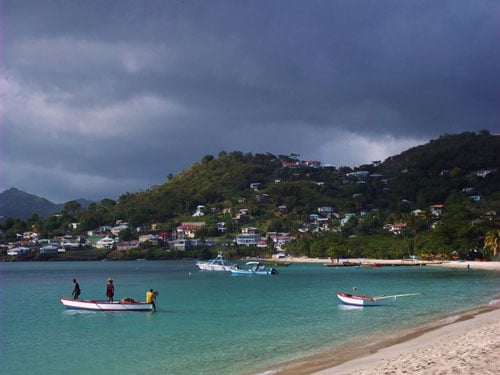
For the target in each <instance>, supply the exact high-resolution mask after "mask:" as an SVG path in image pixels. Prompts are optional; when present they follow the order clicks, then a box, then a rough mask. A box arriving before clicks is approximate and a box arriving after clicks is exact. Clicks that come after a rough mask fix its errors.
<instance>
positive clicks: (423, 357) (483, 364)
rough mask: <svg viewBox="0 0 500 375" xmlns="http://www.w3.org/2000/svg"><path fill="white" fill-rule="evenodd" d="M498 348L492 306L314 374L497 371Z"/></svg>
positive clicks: (498, 314) (499, 319)
mask: <svg viewBox="0 0 500 375" xmlns="http://www.w3.org/2000/svg"><path fill="white" fill-rule="evenodd" d="M499 349H500V309H494V310H492V311H488V312H482V313H479V314H477V315H474V316H472V317H465V318H464V320H459V321H457V322H456V323H453V324H450V325H445V326H443V327H440V328H437V329H434V330H431V331H429V332H425V333H423V334H422V335H419V336H418V337H415V338H412V339H410V340H407V341H403V342H401V343H398V344H395V345H391V346H388V347H385V348H382V349H380V350H377V351H376V352H375V353H373V354H369V355H367V356H364V357H360V358H357V359H354V360H351V361H348V362H345V363H343V364H341V365H339V366H335V367H331V368H328V369H325V370H322V371H318V372H314V374H316V375H341V374H350V375H369V374H370V375H371V374H498V369H500V350H499Z"/></svg>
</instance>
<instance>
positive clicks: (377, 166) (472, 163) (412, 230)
mask: <svg viewBox="0 0 500 375" xmlns="http://www.w3.org/2000/svg"><path fill="white" fill-rule="evenodd" d="M499 149H500V136H494V135H490V134H489V133H487V132H485V131H483V132H480V133H477V134H476V133H470V132H467V133H462V134H457V135H444V136H441V137H440V138H438V139H436V140H433V141H431V142H429V143H428V144H425V145H422V146H418V147H414V148H412V149H410V150H407V151H405V152H403V153H401V154H400V155H395V156H392V157H390V158H388V159H387V160H385V161H383V162H382V161H374V162H373V163H371V164H368V165H362V166H359V167H357V168H354V169H351V168H347V167H341V168H335V167H331V166H321V165H320V163H319V162H315V161H302V160H299V159H298V158H297V156H296V155H273V154H269V153H267V154H251V153H246V154H245V153H242V152H239V151H233V152H225V151H222V152H220V153H219V155H217V156H216V157H215V156H212V155H207V156H205V157H203V159H202V160H201V161H200V162H199V163H195V164H193V165H192V166H191V167H190V168H188V169H187V170H185V171H183V172H182V173H180V174H179V175H177V176H173V175H170V176H168V181H167V182H165V183H164V184H162V185H158V186H153V187H151V188H150V189H148V190H146V191H140V192H135V193H124V194H122V195H121V196H120V197H119V199H118V200H117V201H114V200H111V199H103V200H102V201H100V202H97V203H91V204H90V205H89V206H88V207H83V206H82V205H81V204H80V203H78V202H77V201H72V202H67V203H66V204H64V207H63V209H62V211H61V214H60V215H52V216H50V217H48V218H47V219H41V218H40V217H38V216H36V215H33V216H32V217H31V218H29V219H27V220H26V221H20V220H15V219H12V218H9V219H6V220H5V221H4V222H2V224H1V225H0V229H2V231H3V233H4V236H3V240H4V241H13V240H15V239H16V236H17V233H22V232H24V231H26V230H32V229H33V228H36V230H37V231H38V232H39V233H40V235H41V236H42V238H45V237H50V236H54V235H56V234H57V235H63V234H68V233H69V232H71V234H73V235H81V234H86V233H87V232H88V231H90V230H95V229H96V228H100V227H102V226H113V225H115V224H116V223H117V222H118V221H120V222H126V223H128V224H129V225H128V229H127V233H125V237H126V238H137V237H138V235H139V233H151V232H160V231H162V232H167V233H172V232H175V229H176V227H177V226H179V225H180V224H181V223H182V222H193V221H202V222H203V224H204V225H203V228H202V229H200V230H198V231H197V233H196V235H197V237H198V238H200V239H212V240H214V241H215V242H216V243H219V244H234V239H235V237H236V236H237V235H238V234H240V233H241V230H242V229H243V228H245V227H255V228H257V229H258V231H259V233H261V234H262V235H264V236H265V234H266V233H269V232H278V233H289V234H290V235H291V236H292V237H294V238H296V239H295V240H294V241H292V242H290V243H288V244H287V245H286V250H287V251H289V252H290V253H291V254H295V255H307V256H312V257H324V256H331V257H338V256H351V257H374V258H377V257H378V258H386V257H387V258H394V259H396V258H400V257H404V256H408V255H409V254H418V255H421V256H424V255H425V256H428V255H429V254H432V257H434V256H437V255H436V254H438V255H439V254H445V256H446V257H451V256H455V255H453V254H456V253H457V252H458V254H459V255H460V256H465V257H467V256H469V255H467V254H469V253H470V251H471V249H481V248H483V246H484V247H487V246H489V248H490V249H492V248H493V247H494V246H497V245H494V244H498V238H499V236H500V220H499V218H498V215H497V213H498V212H499V210H500V170H499V169H500V156H499V155H500V154H499V153H498V151H497V150H499ZM353 152H355V150H353ZM434 209H439V210H440V212H438V213H436V212H435V211H434ZM70 223H79V224H78V226H77V227H76V228H74V227H73V229H72V230H70V229H69V228H70ZM222 223H223V224H222ZM153 224H154V225H153ZM220 225H223V226H224V230H222V231H220V230H219V229H220ZM136 228H141V230H140V232H137V231H136ZM395 234H398V235H397V236H395ZM120 236H121V235H120ZM125 237H124V238H125ZM487 244H488V245H487ZM221 246H222V245H221ZM492 246H493V247H492ZM243 248H244V247H237V248H236V249H233V250H232V251H233V254H240V255H241V256H247V255H256V254H257V253H258V252H259V251H261V250H260V248H259V249H257V248H255V251H254V250H244V249H243ZM495 249H496V248H495ZM226 250H228V249H226ZM263 251H265V250H263ZM474 254H476V253H474ZM495 254H496V250H495V251H494V252H492V253H491V254H489V256H492V257H494V256H495ZM188 255H189V254H188ZM181 256H182V255H181ZM190 256H193V255H192V254H191V255H190Z"/></svg>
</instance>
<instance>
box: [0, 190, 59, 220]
mask: <svg viewBox="0 0 500 375" xmlns="http://www.w3.org/2000/svg"><path fill="white" fill-rule="evenodd" d="M63 207H64V204H56V203H53V202H51V201H49V200H47V199H45V198H42V197H39V196H36V195H33V194H29V193H26V192H24V191H21V190H18V189H16V188H10V189H8V190H5V191H4V192H3V193H0V216H2V218H1V219H2V220H3V219H4V218H7V217H12V218H18V219H23V220H24V219H27V218H30V217H31V216H33V214H37V215H38V216H40V217H42V218H44V217H47V216H50V215H52V214H55V213H57V212H60V211H61V210H62V209H63Z"/></svg>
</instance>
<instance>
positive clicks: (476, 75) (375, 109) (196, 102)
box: [0, 0, 500, 203]
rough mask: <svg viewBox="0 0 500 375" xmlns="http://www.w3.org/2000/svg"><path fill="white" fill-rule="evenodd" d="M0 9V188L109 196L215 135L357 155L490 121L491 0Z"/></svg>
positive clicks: (180, 164) (346, 160) (499, 7)
mask: <svg viewBox="0 0 500 375" xmlns="http://www.w3.org/2000/svg"><path fill="white" fill-rule="evenodd" d="M0 8H3V9H0V14H1V16H0V17H1V23H0V24H1V27H2V30H1V34H0V35H1V44H0V61H1V72H0V90H1V91H0V94H1V102H0V106H1V107H0V109H1V112H0V116H1V134H0V136H1V142H2V144H1V153H2V155H1V170H0V172H1V180H0V191H4V190H5V189H7V188H10V187H16V188H18V189H21V190H23V191H26V192H28V193H31V194H36V195H39V196H43V197H45V198H48V199H50V200H51V201H53V202H56V203H62V202H66V201H69V200H73V199H77V198H81V197H82V198H86V199H91V200H100V199H102V198H111V199H117V198H118V197H119V196H120V195H121V194H124V193H126V192H136V191H139V190H145V189H148V188H150V187H151V186H152V185H157V184H162V183H164V182H165V181H166V176H167V175H168V174H169V173H173V174H178V173H179V172H181V171H182V170H184V169H186V168H188V167H189V166H190V165H191V164H193V163H196V162H199V161H200V160H201V158H202V157H203V156H205V155H214V156H215V157H217V156H218V154H219V152H220V151H223V150H224V151H227V152H231V151H235V150H236V151H243V152H251V153H266V152H270V153H272V154H275V155H278V154H290V153H299V154H301V158H302V159H304V160H311V159H314V160H320V161H321V162H322V163H323V164H333V165H335V166H337V167H340V166H351V167H354V166H358V165H361V164H365V163H369V162H371V161H373V160H384V159H385V158H387V157H388V156H391V155H396V154H399V153H400V152H402V151H404V150H406V149H408V148H410V147H413V146H416V145H419V144H424V143H427V142H428V141H429V140H431V139H436V138H438V137H439V136H441V135H443V134H455V133H460V132H463V131H479V130H481V129H487V130H489V131H490V132H491V133H498V132H499V127H500V126H499V121H500V115H499V113H500V112H499V108H500V102H499V98H500V58H499V57H500V48H499V45H500V44H499V41H500V26H499V25H500V23H499V22H500V2H499V1H497V0H492V1H483V0H476V1H470V0H463V1H462V0H451V1H439V0H419V1H416V0H415V1H410V0H408V1H405V0H395V1H389V0H375V1H362V0H359V1H352V0H345V1H340V0H325V1H314V0H300V1H293V0H283V1H278V0H267V1H258V0H248V1H239V0H226V1H214V0H198V1H193V0H178V1H177V0H171V1H151V0H137V1H130V0H116V1H111V0H110V1H102V0H85V1H80V0H74V1H71V0H60V1H58V0H33V1H28V0H0Z"/></svg>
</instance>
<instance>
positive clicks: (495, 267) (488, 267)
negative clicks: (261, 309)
mask: <svg viewBox="0 0 500 375" xmlns="http://www.w3.org/2000/svg"><path fill="white" fill-rule="evenodd" d="M246 259H247V258H241V261H243V260H246ZM134 260H150V261H155V260H167V261H187V260H195V259H193V258H189V259H188V258H184V259H170V258H167V257H165V256H163V257H158V256H155V257H153V258H146V257H141V258H137V259H136V258H116V259H115V258H113V257H109V258H103V257H102V256H91V257H78V256H72V257H68V256H67V255H66V256H58V257H57V258H56V257H47V258H46V259H30V258H28V257H26V258H14V257H10V256H3V257H1V258H0V262H79V261H91V262H102V261H110V262H113V261H134ZM261 260H262V261H265V262H275V263H319V264H324V265H325V266H329V267H344V266H346V265H345V264H350V265H353V264H354V265H361V266H362V265H375V264H376V265H380V266H382V267H391V266H399V265H401V266H415V267H417V266H429V267H446V268H456V269H464V268H468V269H471V270H485V271H500V261H462V260H453V261H449V260H442V261H441V260H440V261H424V260H414V259H372V258H347V259H330V258H308V257H292V256H290V257H285V258H280V259H274V258H273V259H269V258H268V259H261ZM344 263H345V264H344Z"/></svg>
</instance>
